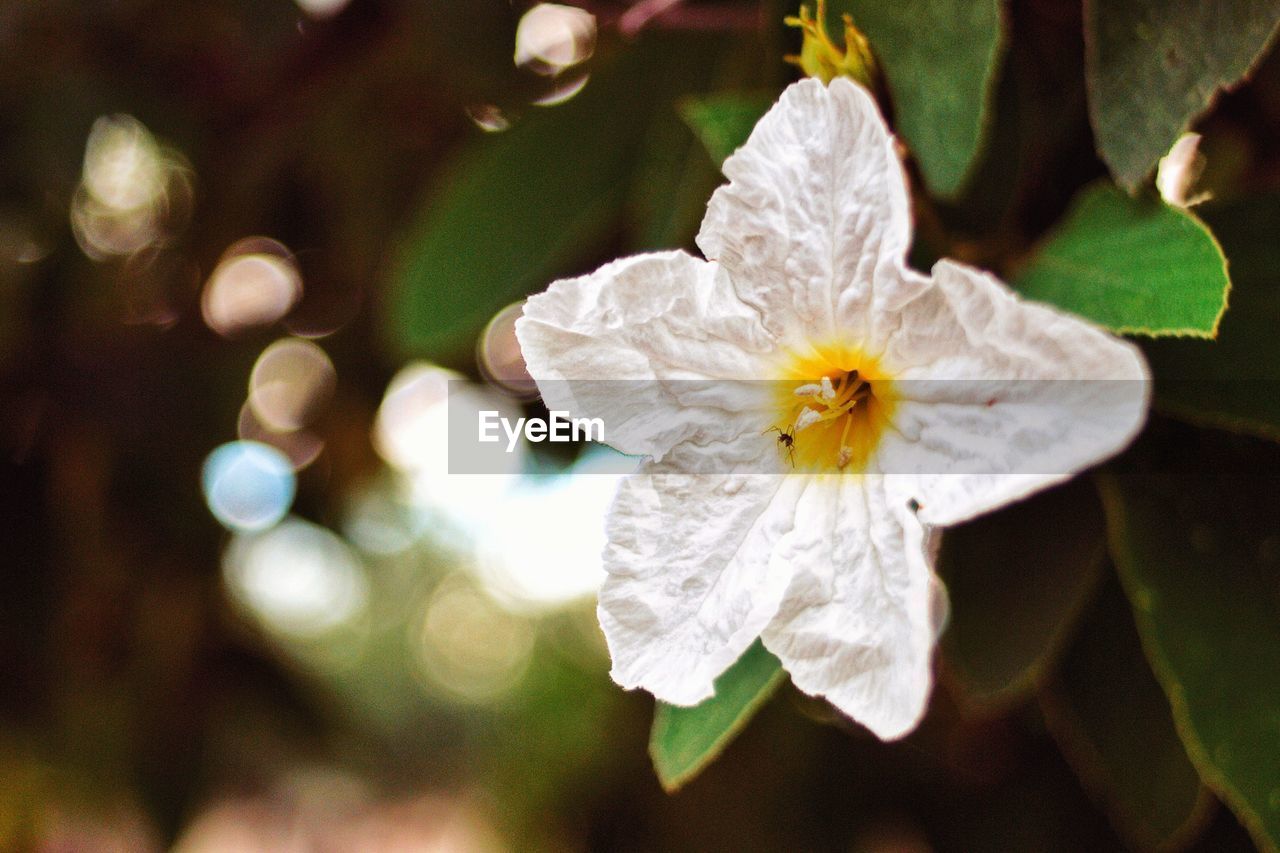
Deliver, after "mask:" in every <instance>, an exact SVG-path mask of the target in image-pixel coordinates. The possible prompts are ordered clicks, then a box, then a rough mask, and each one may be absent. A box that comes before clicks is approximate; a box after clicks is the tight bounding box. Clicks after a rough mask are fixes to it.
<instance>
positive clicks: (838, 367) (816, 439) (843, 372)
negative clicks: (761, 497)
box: [774, 351, 892, 472]
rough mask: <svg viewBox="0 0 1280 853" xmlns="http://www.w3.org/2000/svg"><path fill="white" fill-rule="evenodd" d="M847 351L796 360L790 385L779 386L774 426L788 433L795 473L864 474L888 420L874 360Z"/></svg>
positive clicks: (886, 397) (887, 395) (886, 387)
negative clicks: (852, 354) (797, 470)
mask: <svg viewBox="0 0 1280 853" xmlns="http://www.w3.org/2000/svg"><path fill="white" fill-rule="evenodd" d="M847 353H848V351H839V352H835V353H834V357H830V356H828V355H827V353H826V352H823V354H822V355H820V356H819V357H817V358H812V359H809V358H805V359H803V360H799V359H798V360H797V361H798V363H797V364H796V365H795V366H794V368H793V372H792V371H789V372H790V373H791V376H792V377H794V379H792V381H791V382H792V383H794V384H791V383H789V384H788V386H784V388H785V391H783V393H784V394H785V396H782V397H779V403H781V411H780V415H781V417H780V418H779V419H778V421H777V422H775V424H774V428H775V429H777V430H779V431H782V430H784V429H785V430H786V431H787V432H788V434H789V435H790V437H791V441H790V442H789V443H788V444H787V456H788V458H789V459H790V460H791V462H792V465H793V466H794V467H796V468H798V469H802V470H810V471H832V472H857V471H861V470H863V469H864V468H865V465H866V462H867V460H868V459H869V458H870V456H871V454H872V453H873V452H874V451H875V448H876V446H877V445H878V443H879V438H880V435H881V433H882V432H883V429H884V426H885V424H886V423H887V422H888V418H889V412H890V410H891V408H892V401H891V396H892V394H891V391H890V384H891V383H890V382H889V381H888V379H887V378H886V377H885V376H884V375H883V373H882V371H881V370H880V369H879V366H878V365H877V364H876V363H875V362H874V360H872V359H868V358H867V357H865V356H861V355H859V356H856V357H849V356H848V354H847ZM846 359H847V360H846ZM840 362H844V364H841V363H840ZM850 362H852V363H851V364H850ZM846 365H847V366H846ZM853 365H857V366H856V367H854V366H853ZM810 371H812V372H810ZM806 374H808V375H806ZM810 377H812V378H810ZM779 390H780V391H782V390H783V389H779Z"/></svg>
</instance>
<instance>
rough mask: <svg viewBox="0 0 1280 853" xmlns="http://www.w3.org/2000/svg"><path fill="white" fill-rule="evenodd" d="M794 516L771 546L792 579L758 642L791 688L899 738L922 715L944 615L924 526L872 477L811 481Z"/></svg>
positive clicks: (877, 731)
mask: <svg viewBox="0 0 1280 853" xmlns="http://www.w3.org/2000/svg"><path fill="white" fill-rule="evenodd" d="M796 516H797V525H796V528H795V530H794V531H792V532H791V533H790V534H789V535H787V536H784V537H783V539H782V540H780V541H779V544H778V545H776V546H775V548H774V553H775V558H777V559H780V560H782V561H785V562H786V563H788V564H790V566H791V571H792V577H791V584H790V586H789V587H788V589H787V591H786V597H785V598H784V599H783V602H782V605H781V606H780V608H779V610H778V614H777V616H775V617H774V620H773V622H772V623H770V625H769V626H768V627H767V628H766V629H765V630H764V633H763V635H762V638H763V640H764V644H765V646H766V647H767V648H768V649H769V651H771V652H773V653H774V654H775V655H777V656H778V658H779V659H780V660H781V661H782V665H783V667H785V668H786V670H787V672H789V673H791V680H792V681H793V682H794V683H795V685H796V687H798V688H800V689H801V690H803V691H804V692H805V693H808V694H810V695H813V696H825V697H826V698H827V699H828V700H830V702H831V703H832V704H833V705H835V706H836V707H837V708H839V709H840V710H841V711H843V712H844V713H846V714H848V715H849V716H851V717H853V719H855V720H857V721H858V722H860V723H862V724H863V725H865V726H866V727H867V728H869V729H871V731H873V732H874V733H875V734H876V735H878V736H879V737H881V738H884V739H886V740H887V739H892V738H897V737H901V736H903V735H905V734H906V733H907V732H909V731H911V729H912V728H914V727H915V725H916V723H917V722H919V720H920V717H921V716H922V715H923V714H924V710H925V707H926V704H927V702H928V698H929V690H930V687H931V685H932V673H931V657H932V651H933V645H934V640H935V638H936V635H937V632H938V631H939V630H940V628H941V623H942V621H943V620H944V619H945V612H946V606H945V596H944V594H943V592H942V587H941V584H940V583H939V582H938V581H937V579H936V578H935V577H934V575H933V572H932V570H931V568H930V565H929V563H930V559H929V555H928V553H927V539H928V532H927V530H926V528H925V527H924V526H922V525H921V524H920V523H919V521H917V520H916V518H915V516H914V515H913V514H912V513H910V512H909V511H907V510H906V509H905V508H903V507H899V506H896V505H893V504H892V503H891V502H890V498H889V497H888V496H887V495H886V493H885V490H884V483H883V481H882V479H881V478H880V477H874V476H871V477H856V476H847V477H841V476H837V477H816V478H812V480H811V482H810V485H809V488H807V489H806V490H805V493H804V495H803V496H802V498H801V500H800V502H799V504H798V506H797V507H796Z"/></svg>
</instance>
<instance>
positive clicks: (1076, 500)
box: [939, 480, 1106, 705]
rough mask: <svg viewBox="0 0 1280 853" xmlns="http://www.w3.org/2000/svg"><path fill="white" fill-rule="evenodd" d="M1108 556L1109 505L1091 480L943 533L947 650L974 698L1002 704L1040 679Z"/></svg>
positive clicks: (949, 662) (947, 656)
mask: <svg viewBox="0 0 1280 853" xmlns="http://www.w3.org/2000/svg"><path fill="white" fill-rule="evenodd" d="M1105 555H1106V539H1105V529H1104V526H1103V519H1102V510H1101V509H1100V508H1099V506H1098V498H1097V495H1096V494H1095V491H1094V489H1093V487H1092V485H1090V484H1089V483H1088V482H1087V481H1084V480H1079V481H1075V482H1072V483H1068V484H1067V485H1065V486H1061V487H1059V488H1057V489H1054V490H1052V491H1049V492H1045V493H1043V494H1040V495H1037V496H1035V497H1033V498H1030V499H1028V500H1026V501H1023V502H1021V503H1018V504H1014V505H1013V506H1011V507H1009V508H1007V509H1004V510H1002V511H1000V512H998V513H994V514H992V515H988V516H985V517H983V518H980V519H977V520H976V521H971V522H969V523H968V524H964V525H961V526H959V527H955V528H952V529H950V530H947V531H946V532H945V533H944V534H943V537H942V552H941V557H940V561H939V565H940V567H941V574H942V578H943V580H944V581H945V582H946V584H947V589H948V592H949V593H950V596H951V621H950V623H949V624H948V625H947V630H946V631H945V632H944V633H943V635H942V652H943V656H944V659H945V661H946V663H947V668H948V672H949V673H950V674H951V675H952V676H954V677H955V678H956V680H957V681H959V682H960V686H961V687H963V688H964V694H965V697H966V698H967V699H968V700H970V701H973V702H976V703H978V704H979V705H998V704H1003V703H1004V702H1006V701H1009V700H1013V699H1017V698H1021V697H1022V696H1024V695H1026V693H1028V692H1029V691H1030V690H1031V689H1032V688H1033V687H1034V684H1035V682H1036V681H1037V680H1038V679H1039V677H1040V676H1041V675H1042V674H1043V672H1044V671H1045V669H1046V668H1047V667H1048V666H1049V665H1050V662H1051V661H1052V659H1053V657H1054V656H1055V654H1056V653H1057V651H1058V649H1059V648H1060V647H1061V645H1062V642H1063V640H1064V639H1065V638H1066V637H1067V636H1069V635H1070V631H1071V627H1072V625H1073V624H1074V620H1075V618H1076V616H1077V615H1078V614H1079V612H1080V609H1081V607H1082V606H1083V604H1084V602H1085V600H1086V599H1087V597H1088V595H1089V592H1090V591H1091V590H1092V589H1093V587H1094V585H1095V582H1096V581H1097V578H1098V569H1099V566H1100V565H1101V564H1102V561H1103V559H1104V557H1105Z"/></svg>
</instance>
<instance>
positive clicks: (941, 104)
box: [831, 0, 1004, 196]
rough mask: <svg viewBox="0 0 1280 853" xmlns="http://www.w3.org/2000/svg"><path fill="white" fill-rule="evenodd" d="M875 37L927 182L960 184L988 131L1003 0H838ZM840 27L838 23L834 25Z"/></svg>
mask: <svg viewBox="0 0 1280 853" xmlns="http://www.w3.org/2000/svg"><path fill="white" fill-rule="evenodd" d="M831 5H832V7H833V11H835V12H850V13H852V14H853V21H854V24H855V25H857V27H858V28H859V29H860V30H862V32H863V33H864V34H865V35H866V36H867V38H868V40H870V42H871V49H872V50H873V51H874V52H875V55H876V58H877V60H878V61H879V64H880V69H881V71H882V72H883V73H884V77H885V80H886V83H887V84H888V89H889V94H890V96H891V97H892V99H893V113H894V119H895V124H896V126H897V130H898V133H899V134H900V135H901V136H902V138H903V139H905V140H906V141H907V144H908V145H909V146H910V147H911V151H912V153H913V154H914V155H915V158H916V161H917V162H918V163H919V164H920V171H921V172H922V173H923V175H924V179H925V183H926V184H928V186H929V188H930V189H932V190H933V191H934V192H936V193H938V194H939V195H942V196H953V195H955V194H956V193H957V192H959V191H960V189H961V188H962V187H963V185H964V182H965V179H966V178H967V177H968V175H969V171H970V168H971V167H972V166H973V163H974V160H975V158H976V155H977V153H978V150H979V148H980V146H981V144H982V139H983V136H984V134H985V131H986V125H987V119H988V113H989V107H990V102H991V100H992V90H993V89H994V83H995V79H996V70H997V65H998V63H999V59H1000V54H1001V50H1002V47H1003V42H1004V34H1003V18H1002V14H1001V3H1000V0H898V2H896V3H885V2H882V0H839V2H834V3H832V4H831ZM831 31H832V32H833V33H840V32H842V31H843V30H842V29H841V28H834V27H833V28H832V30H831Z"/></svg>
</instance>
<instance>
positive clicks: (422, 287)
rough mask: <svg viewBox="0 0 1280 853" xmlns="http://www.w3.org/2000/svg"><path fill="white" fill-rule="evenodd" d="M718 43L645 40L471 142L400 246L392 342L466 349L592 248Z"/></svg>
mask: <svg viewBox="0 0 1280 853" xmlns="http://www.w3.org/2000/svg"><path fill="white" fill-rule="evenodd" d="M724 45H725V42H724V41H723V40H716V39H709V38H705V37H703V38H696V37H684V38H678V39H677V38H674V37H670V36H664V37H661V38H658V37H653V36H650V37H648V38H647V39H646V40H644V41H642V42H640V43H639V44H638V45H636V46H635V47H634V48H631V49H629V50H627V51H626V53H625V55H623V56H621V57H619V58H616V59H615V61H614V62H613V64H612V65H608V64H607V63H606V65H605V67H603V68H602V69H601V70H600V71H599V72H598V73H596V74H593V75H592V78H591V81H590V82H589V83H588V84H587V86H586V88H585V89H584V90H583V91H582V93H581V94H580V95H578V96H576V97H575V98H573V99H572V100H571V101H569V102H568V103H566V104H563V105H560V106H556V107H552V108H545V109H543V108H532V109H531V111H530V112H529V113H528V114H526V116H525V117H524V118H523V119H522V120H520V121H519V122H517V123H516V124H515V126H514V127H513V128H512V129H511V130H509V131H506V132H504V133H500V134H493V135H488V136H482V137H477V138H476V139H475V140H474V142H473V144H472V145H471V146H469V147H468V148H467V149H466V150H465V151H464V152H463V153H462V154H461V155H460V156H459V158H458V159H457V160H456V161H455V162H454V163H453V164H452V165H451V166H450V167H449V168H447V169H446V170H445V173H446V174H447V178H446V181H445V184H444V185H443V186H442V187H441V188H440V189H439V191H438V192H437V193H436V195H435V196H434V198H432V199H430V200H429V202H428V203H427V205H426V207H425V208H424V211H425V213H424V215H423V217H422V219H421V221H420V222H419V223H418V224H417V226H416V227H415V228H413V229H412V231H411V233H410V235H409V237H408V239H407V241H406V242H405V245H404V250H403V251H402V253H401V258H400V262H399V265H398V269H397V272H396V273H395V277H394V280H393V288H392V295H391V299H390V303H389V310H388V315H387V321H388V324H389V326H390V331H391V333H392V336H393V339H394V340H395V341H396V342H397V343H398V344H399V345H400V347H401V348H402V349H403V350H405V351H407V352H410V353H415V354H425V355H442V354H450V353H454V354H456V353H458V352H461V351H463V350H465V349H468V348H470V347H471V346H472V345H473V342H474V339H475V335H476V334H477V333H478V332H479V330H480V329H481V328H482V327H483V326H484V324H485V323H486V322H487V321H488V320H489V318H490V317H491V316H492V315H493V314H494V313H495V312H497V311H498V310H500V309H501V308H502V307H503V306H505V305H507V304H509V303H510V302H512V301H514V300H516V299H519V298H520V297H523V296H525V295H526V294H528V293H530V292H533V291H535V290H539V289H541V288H542V287H544V286H545V285H546V284H548V283H549V282H550V281H551V279H552V278H554V277H555V276H557V275H561V274H566V273H570V272H572V271H574V268H575V267H576V266H580V265H582V264H584V263H586V262H588V261H589V260H590V259H591V258H592V257H593V255H595V254H596V253H597V252H599V251H600V248H601V244H602V242H603V241H604V239H605V238H606V237H607V236H608V235H609V234H610V233H611V232H613V231H614V230H616V228H617V226H618V224H619V221H620V220H621V218H622V215H623V209H624V205H625V203H626V201H627V196H628V192H629V191H630V189H631V188H632V185H633V184H632V177H633V175H634V172H635V169H636V164H637V162H638V159H639V156H640V153H641V151H642V150H643V145H644V142H645V140H646V129H647V127H648V126H649V122H650V121H651V120H652V118H653V116H654V114H655V112H656V111H660V110H667V111H671V110H673V109H674V107H673V104H674V102H675V101H676V99H677V98H679V97H680V96H682V95H685V94H687V93H688V91H689V88H690V87H691V86H695V85H696V81H697V80H698V79H700V75H702V74H703V73H704V70H705V69H704V66H705V65H707V64H711V63H713V61H714V59H715V55H716V53H717V51H719V50H720V49H721V48H722V47H723V46H724ZM691 68H692V69H695V71H692V72H691V71H690V69H691Z"/></svg>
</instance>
